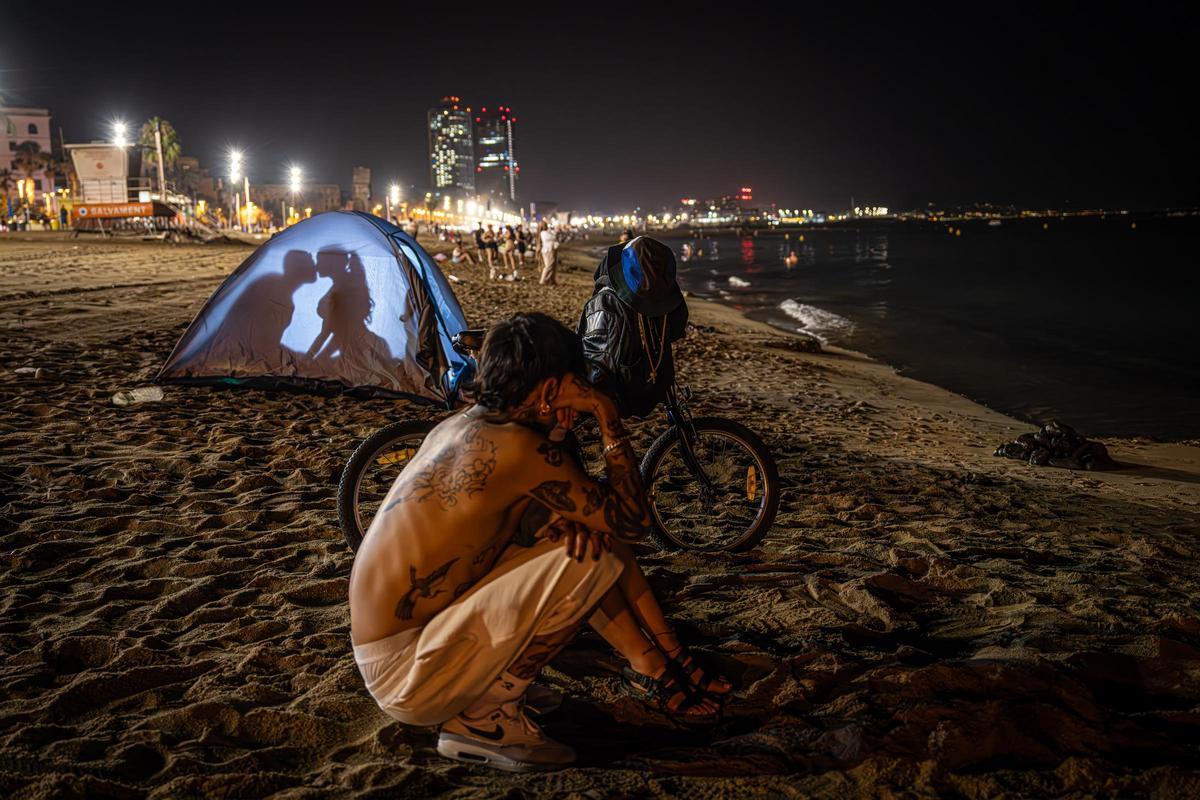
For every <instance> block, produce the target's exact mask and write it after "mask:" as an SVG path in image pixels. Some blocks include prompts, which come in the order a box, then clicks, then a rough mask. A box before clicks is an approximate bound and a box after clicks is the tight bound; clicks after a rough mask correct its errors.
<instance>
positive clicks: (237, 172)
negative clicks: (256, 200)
mask: <svg viewBox="0 0 1200 800" xmlns="http://www.w3.org/2000/svg"><path fill="white" fill-rule="evenodd" d="M238 178H241V179H243V180H244V181H245V190H246V206H247V207H249V205H250V176H249V175H246V174H245V173H244V172H242V151H241V150H238V149H237V148H236V147H235V148H232V149H230V151H229V185H230V186H231V187H232V186H237V182H238ZM233 212H234V216H235V217H237V219H238V228H241V227H242V221H241V216H242V204H241V199H240V198H239V197H238V193H237V191H234V193H233ZM249 229H250V219H249V217H247V219H246V231H247V232H249Z"/></svg>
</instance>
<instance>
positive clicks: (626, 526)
mask: <svg viewBox="0 0 1200 800" xmlns="http://www.w3.org/2000/svg"><path fill="white" fill-rule="evenodd" d="M600 430H601V438H602V439H603V440H604V450H605V455H604V462H605V471H606V472H607V473H608V485H607V486H603V487H602V488H601V491H602V492H603V494H604V502H603V508H604V521H605V522H606V523H607V524H608V527H609V529H611V530H612V532H613V533H614V534H615V535H616V536H617V537H619V538H622V539H638V538H641V537H642V536H643V535H644V534H645V533H646V532H647V531H649V530H650V524H651V520H650V508H649V506H648V504H647V503H646V489H645V487H644V486H643V485H642V473H641V470H639V469H638V463H637V456H636V455H635V454H634V452H633V447H631V446H630V444H629V433H628V431H626V430H625V426H624V425H622V424H621V420H620V419H619V418H618V417H617V416H616V415H615V414H614V415H612V416H611V417H608V418H606V419H602V420H601V421H600ZM589 500H591V498H590V497H589Z"/></svg>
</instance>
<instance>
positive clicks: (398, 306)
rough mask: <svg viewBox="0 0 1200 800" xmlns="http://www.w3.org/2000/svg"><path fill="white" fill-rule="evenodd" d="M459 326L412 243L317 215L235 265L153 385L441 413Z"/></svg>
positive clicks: (351, 218)
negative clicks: (351, 398) (262, 391)
mask: <svg viewBox="0 0 1200 800" xmlns="http://www.w3.org/2000/svg"><path fill="white" fill-rule="evenodd" d="M466 327H467V323H466V319H465V317H464V316H463V312H462V309H461V308H460V307H459V305H458V300H457V298H455V296H454V292H453V291H452V290H451V289H450V284H449V283H448V282H447V281H446V278H445V276H444V275H442V272H441V270H439V269H438V268H437V266H436V265H435V264H434V263H433V260H432V259H430V257H429V254H428V253H426V252H425V250H424V249H422V248H421V246H420V245H419V244H417V242H416V240H415V239H413V238H412V237H411V236H409V235H408V234H406V233H404V232H403V231H402V230H400V229H399V228H397V227H396V226H394V225H392V224H390V223H388V222H385V221H384V220H382V219H379V218H378V217H374V216H371V215H370V214H364V213H362V212H357V211H329V212H326V213H324V214H318V215H317V216H315V217H312V218H311V219H307V220H304V221H303V222H300V223H297V224H296V225H293V226H292V227H290V228H288V229H287V230H285V231H283V232H282V233H280V234H278V235H276V236H274V237H272V238H271V239H270V240H269V241H267V242H265V243H264V244H263V245H261V246H260V247H259V248H258V249H257V250H255V251H254V253H253V254H252V255H251V256H250V257H249V258H247V259H246V260H245V261H243V262H242V264H241V265H240V266H239V267H238V268H237V269H236V270H234V271H233V273H232V274H231V275H230V276H229V277H228V278H226V279H225V282H224V283H222V284H221V286H220V287H219V288H218V289H217V291H216V292H214V293H213V295H212V297H210V298H209V299H208V302H207V303H205V305H204V307H203V308H202V309H201V310H200V313H199V314H197V315H196V318H195V319H194V320H192V324H191V325H189V326H188V329H187V331H186V332H185V333H184V334H183V337H182V338H181V339H180V340H179V343H178V344H176V345H175V349H174V350H173V351H172V352H171V355H170V357H169V358H167V361H166V363H165V364H164V365H163V367H162V369H161V370H160V372H159V374H158V378H157V381H158V382H160V383H183V384H214V385H224V386H247V387H257V388H295V389H301V390H307V391H314V392H319V393H325V394H327V393H337V392H349V393H352V394H358V395H366V396H384V397H388V396H391V397H411V398H417V399H422V400H428V401H433V402H439V403H448V402H449V401H450V399H451V397H452V394H453V393H452V392H451V391H450V390H449V388H448V387H449V386H453V385H456V384H457V378H458V377H460V376H461V373H462V371H463V370H464V369H466V364H465V361H464V359H463V358H462V356H460V355H459V354H458V353H456V352H455V351H454V350H453V348H452V347H451V337H452V336H453V335H455V334H457V333H459V332H460V331H462V330H463V329H465V328H466ZM451 379H454V380H451Z"/></svg>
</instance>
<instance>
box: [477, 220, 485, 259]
mask: <svg viewBox="0 0 1200 800" xmlns="http://www.w3.org/2000/svg"><path fill="white" fill-rule="evenodd" d="M475 258H477V259H479V261H480V262H482V261H483V259H484V255H483V223H482V222H480V223H479V224H478V225H476V226H475Z"/></svg>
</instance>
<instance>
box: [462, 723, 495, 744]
mask: <svg viewBox="0 0 1200 800" xmlns="http://www.w3.org/2000/svg"><path fill="white" fill-rule="evenodd" d="M463 727H464V728H466V729H467V730H469V731H470V732H471V733H473V734H475V735H476V736H478V737H480V738H481V739H489V740H491V741H493V742H498V741H500V740H501V739H503V738H504V728H501V727H500V726H499V725H497V726H496V727H495V728H492V729H491V730H490V731H481V730H479V728H472V727H471V726H470V725H468V724H466V723H465V722H464V723H463Z"/></svg>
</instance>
